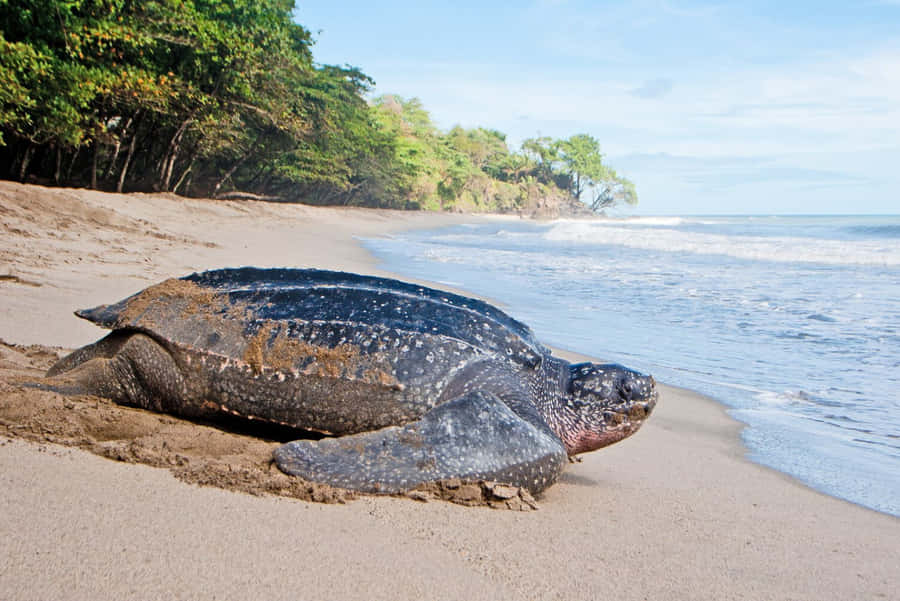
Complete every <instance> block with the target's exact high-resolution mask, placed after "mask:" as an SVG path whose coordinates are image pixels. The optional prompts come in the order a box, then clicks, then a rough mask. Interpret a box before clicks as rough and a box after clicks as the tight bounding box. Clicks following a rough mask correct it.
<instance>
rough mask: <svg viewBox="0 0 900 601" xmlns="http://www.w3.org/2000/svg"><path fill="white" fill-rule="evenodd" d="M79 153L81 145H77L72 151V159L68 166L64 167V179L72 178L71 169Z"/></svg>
mask: <svg viewBox="0 0 900 601" xmlns="http://www.w3.org/2000/svg"><path fill="white" fill-rule="evenodd" d="M80 153H81V147H80V146H79V147H77V148H76V149H75V152H73V153H72V160H71V161H69V168H68V169H66V180H67V181H68V180H71V179H72V169H73V168H74V167H75V161H77V160H78V155H79V154H80Z"/></svg>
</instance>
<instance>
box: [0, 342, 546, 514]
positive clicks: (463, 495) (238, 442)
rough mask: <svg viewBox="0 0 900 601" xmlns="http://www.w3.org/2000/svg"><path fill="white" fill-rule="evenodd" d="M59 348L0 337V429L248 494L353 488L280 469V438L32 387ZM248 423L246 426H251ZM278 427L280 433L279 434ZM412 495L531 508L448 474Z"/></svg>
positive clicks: (501, 490)
mask: <svg viewBox="0 0 900 601" xmlns="http://www.w3.org/2000/svg"><path fill="white" fill-rule="evenodd" d="M65 354H66V350H65V349H61V348H52V347H45V346H40V345H32V346H20V345H13V344H7V343H6V342H4V341H2V340H0V436H6V437H9V438H20V439H23V440H28V441H31V442H37V443H53V444H60V445H65V446H71V447H78V448H80V449H83V450H86V451H90V452H91V453H94V454H96V455H100V456H102V457H106V458H109V459H113V460H116V461H123V462H126V463H143V464H145V465H150V466H153V467H160V468H165V469H168V470H169V471H171V473H172V474H173V475H174V476H175V477H176V478H178V479H179V480H182V481H184V482H188V483H191V484H197V485H200V486H214V487H218V488H224V489H228V490H234V491H239V492H244V493H249V494H252V495H277V496H283V497H292V498H296V499H302V500H305V501H316V502H320V503H344V502H346V501H349V500H352V499H355V498H358V497H359V496H360V494H359V493H356V492H353V491H348V490H344V489H340V488H335V487H332V486H328V485H324V484H316V483H312V482H307V481H305V480H302V479H300V478H297V477H295V476H288V475H287V474H284V473H283V472H281V471H280V470H279V469H278V467H277V466H276V465H275V463H274V461H273V460H272V451H273V450H274V449H275V447H277V446H278V445H280V444H282V442H284V441H283V440H276V439H273V438H269V437H266V433H267V432H268V430H267V429H266V426H265V425H261V426H260V428H258V429H257V430H258V432H262V436H259V435H252V434H249V433H245V432H241V431H233V430H229V429H223V428H221V427H216V425H215V424H204V423H197V422H195V421H190V420H186V419H181V418H179V417H175V416H171V415H166V414H159V413H153V412H151V411H146V410H144V409H137V408H132V407H126V406H123V405H118V404H116V403H114V402H113V401H110V400H108V399H104V398H101V397H96V396H89V395H62V394H59V393H58V392H54V391H50V390H42V389H37V388H34V387H33V384H34V383H40V381H41V378H42V377H43V375H44V373H45V372H46V371H47V369H48V368H49V367H50V366H52V365H53V364H54V363H55V362H56V361H57V360H58V358H59V357H61V356H63V355H65ZM253 430H254V428H253V426H252V424H250V425H247V426H246V431H247V432H253ZM284 435H285V434H284V432H280V436H281V437H284ZM405 496H407V497H409V498H411V499H414V500H417V501H427V500H432V499H441V500H447V501H451V502H454V503H459V504H462V505H484V506H489V507H493V508H497V509H513V510H530V509H536V508H537V504H536V503H535V500H534V498H533V497H532V496H531V495H530V494H529V493H528V492H527V491H525V490H522V489H519V488H517V487H514V486H507V485H503V484H496V483H492V482H483V481H478V482H465V481H460V480H457V479H450V480H446V481H442V482H436V483H431V484H428V485H423V486H421V487H419V488H417V489H414V490H412V491H410V492H408V493H406V495H405Z"/></svg>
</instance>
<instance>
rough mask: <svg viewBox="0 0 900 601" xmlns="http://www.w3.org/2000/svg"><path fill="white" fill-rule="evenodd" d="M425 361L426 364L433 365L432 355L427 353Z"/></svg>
mask: <svg viewBox="0 0 900 601" xmlns="http://www.w3.org/2000/svg"><path fill="white" fill-rule="evenodd" d="M425 361H427V362H428V363H434V353H428V354H427V355H425Z"/></svg>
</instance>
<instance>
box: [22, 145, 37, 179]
mask: <svg viewBox="0 0 900 601" xmlns="http://www.w3.org/2000/svg"><path fill="white" fill-rule="evenodd" d="M32 156H34V144H33V143H31V142H29V143H28V146H26V147H25V154H23V155H22V164H21V165H19V181H20V182H24V181H25V175H26V174H27V173H28V164H29V163H30V162H31V157H32Z"/></svg>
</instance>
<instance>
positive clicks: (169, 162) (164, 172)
mask: <svg viewBox="0 0 900 601" xmlns="http://www.w3.org/2000/svg"><path fill="white" fill-rule="evenodd" d="M193 120H194V118H193V117H188V118H187V119H185V120H184V122H183V123H182V124H181V125H180V126H179V127H178V129H177V130H176V131H175V135H173V136H172V140H171V141H170V142H169V150H168V152H167V153H166V156H165V157H164V158H163V162H162V167H161V170H160V174H159V181H160V185H161V188H162V191H163V192H167V191H168V190H169V181H170V180H171V179H172V168H173V167H174V166H175V159H176V158H178V151H179V149H180V148H181V137H182V136H183V135H184V132H185V130H187V127H188V125H190V124H191V122H192V121H193Z"/></svg>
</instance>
